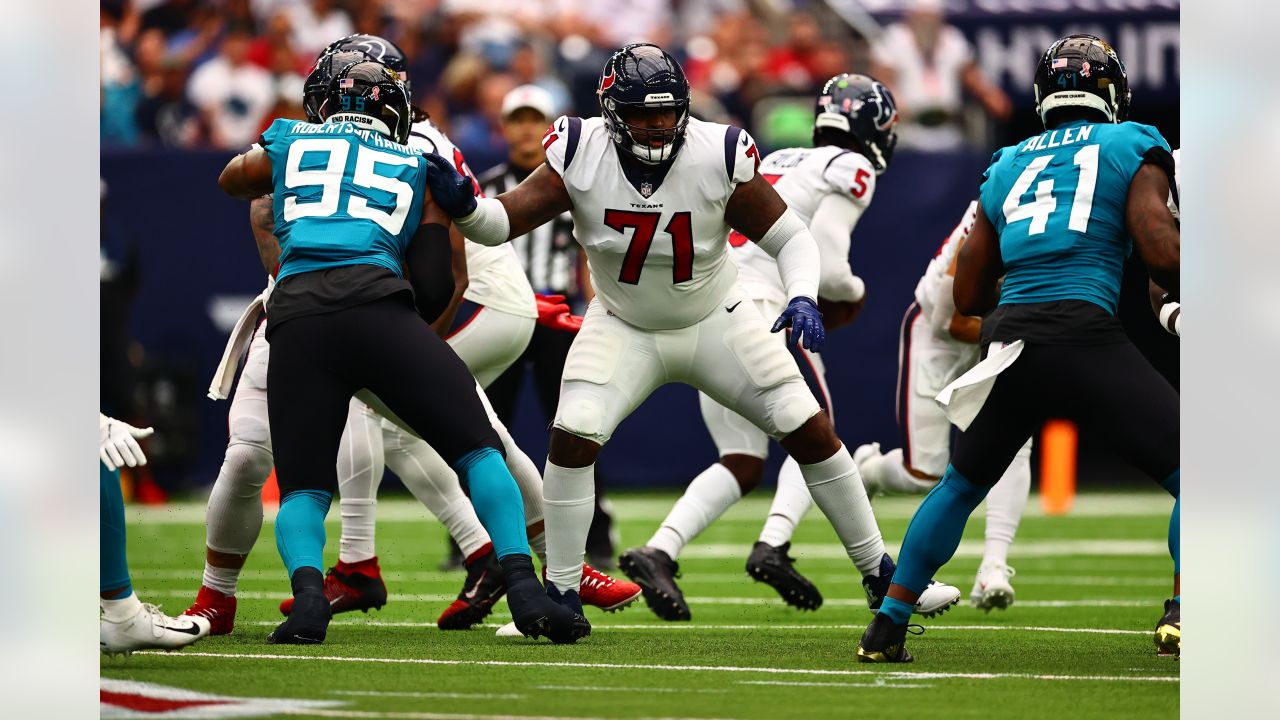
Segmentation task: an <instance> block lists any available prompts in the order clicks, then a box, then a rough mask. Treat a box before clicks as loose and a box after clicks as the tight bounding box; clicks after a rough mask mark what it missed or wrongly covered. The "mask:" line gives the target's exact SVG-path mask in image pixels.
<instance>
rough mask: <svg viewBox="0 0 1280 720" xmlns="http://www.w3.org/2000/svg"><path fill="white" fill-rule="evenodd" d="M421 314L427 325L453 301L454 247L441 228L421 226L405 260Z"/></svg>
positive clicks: (445, 231)
mask: <svg viewBox="0 0 1280 720" xmlns="http://www.w3.org/2000/svg"><path fill="white" fill-rule="evenodd" d="M406 263H407V264H408V266H409V284H410V285H412V286H413V299H414V303H415V304H416V305H417V306H418V314H419V315H421V316H422V319H423V320H426V321H427V322H428V323H431V322H434V321H435V320H436V318H438V317H440V313H442V312H444V309H445V308H446V307H448V305H449V301H450V300H451V299H452V298H453V290H454V285H453V248H452V246H451V245H450V244H449V231H448V230H446V229H445V228H444V227H443V226H442V225H436V224H427V225H420V226H418V229H417V231H416V232H414V234H413V240H412V241H410V243H409V252H408V255H407V257H406Z"/></svg>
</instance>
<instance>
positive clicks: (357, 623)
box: [237, 620, 1151, 635]
mask: <svg viewBox="0 0 1280 720" xmlns="http://www.w3.org/2000/svg"><path fill="white" fill-rule="evenodd" d="M279 624H280V623H279V622H278V621H276V620H249V621H242V622H239V623H237V625H253V626H257V627H275V626H277V625H279ZM434 626H435V625H434V623H432V622H430V621H421V622H414V621H385V620H367V621H361V620H334V621H333V622H331V623H329V627H404V628H422V629H424V630H430V629H431V628H433V627H434ZM478 627H482V628H489V629H491V630H496V629H498V628H500V627H502V625H501V624H499V623H484V624H482V625H479V626H478ZM864 628H866V625H848V624H830V625H822V624H807V625H799V624H794V625H793V624H773V623H744V624H739V625H699V624H697V623H671V624H658V623H645V624H634V625H625V624H616V625H615V624H612V623H596V624H594V625H592V629H593V630H594V631H612V630H618V631H622V632H633V631H638V630H661V631H669V630H675V631H681V630H694V631H697V630H811V631H812V630H816V631H822V630H839V631H849V630H863V629H864ZM924 628H925V630H926V631H935V630H937V631H942V632H967V631H981V632H987V631H996V632H999V631H1002V630H1022V631H1025V632H1052V633H1086V634H1093V635H1150V634H1151V631H1150V630H1123V629H1120V628H1089V627H1083V628H1073V627H1050V626H1045V625H932V624H930V625H925V626H924ZM448 632H453V631H448Z"/></svg>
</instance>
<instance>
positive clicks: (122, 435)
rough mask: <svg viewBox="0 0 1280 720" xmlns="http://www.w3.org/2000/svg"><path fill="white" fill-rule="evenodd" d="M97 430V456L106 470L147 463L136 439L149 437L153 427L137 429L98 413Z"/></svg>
mask: <svg viewBox="0 0 1280 720" xmlns="http://www.w3.org/2000/svg"><path fill="white" fill-rule="evenodd" d="M98 431H99V434H100V446H99V448H98V457H99V458H100V459H101V460H102V464H103V465H106V466H107V469H108V470H111V471H112V472H114V471H115V470H116V469H118V468H121V467H124V466H125V465H128V466H129V467H138V466H139V465H146V464H147V456H146V455H143V454H142V448H141V447H140V446H139V445H138V441H139V440H141V439H142V438H145V437H149V436H150V435H151V433H153V432H155V430H154V429H152V428H141V429H139V428H136V427H134V426H132V425H130V424H129V423H127V422H121V421H120V420H116V419H115V418H109V417H107V416H106V415H103V414H102V413H98Z"/></svg>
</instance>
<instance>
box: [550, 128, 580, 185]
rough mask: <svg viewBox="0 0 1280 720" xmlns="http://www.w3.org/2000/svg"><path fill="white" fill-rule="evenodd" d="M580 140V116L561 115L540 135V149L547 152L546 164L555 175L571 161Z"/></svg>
mask: <svg viewBox="0 0 1280 720" xmlns="http://www.w3.org/2000/svg"><path fill="white" fill-rule="evenodd" d="M581 140H582V118H575V117H569V116H568V115H561V116H560V117H558V118H556V119H555V122H553V123H551V126H550V127H548V128H547V132H546V133H545V134H544V135H543V136H542V149H543V150H545V151H546V153H547V165H548V166H549V167H550V168H551V169H552V170H554V171H555V173H556V174H557V175H561V176H563V175H564V171H565V170H566V169H567V168H568V167H569V165H570V164H572V163H573V156H574V154H575V153H576V152H577V151H578V143H579V142H581Z"/></svg>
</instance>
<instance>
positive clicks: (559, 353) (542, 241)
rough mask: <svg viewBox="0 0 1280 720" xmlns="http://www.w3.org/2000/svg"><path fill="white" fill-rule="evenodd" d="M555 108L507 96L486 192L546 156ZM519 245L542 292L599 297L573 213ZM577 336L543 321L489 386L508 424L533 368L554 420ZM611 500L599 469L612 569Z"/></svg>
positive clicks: (601, 526)
mask: <svg viewBox="0 0 1280 720" xmlns="http://www.w3.org/2000/svg"><path fill="white" fill-rule="evenodd" d="M554 108H555V103H554V101H553V100H552V98H551V93H549V92H547V91H546V90H544V89H542V88H540V87H538V86H537V85H521V86H520V87H518V88H516V89H514V90H512V91H511V92H509V93H507V96H506V98H504V99H503V101H502V134H503V135H504V136H505V137H506V139H507V147H508V148H509V150H508V152H507V161H506V162H505V163H502V164H500V165H498V166H497V167H494V168H493V169H491V170H489V171H488V172H487V173H485V174H484V175H481V176H480V180H479V182H480V186H481V188H482V189H483V190H484V194H485V197H497V196H498V195H500V194H501V193H504V192H506V191H508V190H510V189H511V188H513V187H515V186H516V185H519V184H520V182H521V181H523V180H524V179H525V178H526V177H528V176H529V173H531V172H533V171H534V170H536V169H537V168H538V166H539V165H541V164H542V162H543V160H545V159H546V153H545V151H544V150H543V148H542V138H543V136H544V135H545V133H546V130H547V126H548V125H550V124H551V121H552V120H553V119H555V109H554ZM511 246H512V247H514V248H515V250H516V254H517V255H518V256H519V257H520V264H521V265H522V266H523V267H524V271H525V274H526V275H528V276H529V284H530V285H531V286H533V291H534V292H535V293H537V294H539V295H561V296H563V297H566V298H568V299H569V303H570V304H574V305H576V304H577V301H579V300H580V301H581V302H582V304H583V305H584V306H585V305H586V303H588V302H590V301H591V298H592V297H594V296H595V293H594V292H593V291H592V288H591V280H590V275H589V274H588V273H587V271H586V270H587V268H586V260H585V259H584V258H583V256H582V249H581V248H580V247H579V246H578V242H577V241H576V240H574V238H573V220H572V218H571V217H570V215H569V213H564V214H563V215H561V216H560V217H558V218H556V219H555V220H553V221H551V222H549V223H546V224H543V225H540V226H538V227H537V228H534V229H533V230H532V231H531V232H529V233H528V234H526V235H521V236H520V237H516V238H512V239H511ZM573 338H574V334H573V333H571V332H567V331H564V330H557V329H554V328H550V327H547V326H545V325H542V324H541V323H540V324H538V325H537V326H536V327H535V328H534V330H533V338H532V339H531V340H530V341H529V346H528V347H527V348H526V349H525V351H524V354H523V355H521V356H520V358H519V359H518V360H516V361H515V362H514V363H512V365H511V367H510V368H508V369H507V371H506V372H505V373H503V374H502V375H500V376H499V377H498V379H497V380H494V381H493V383H492V384H491V385H489V387H487V388H486V389H485V392H486V393H487V394H488V396H489V401H490V402H491V403H492V404H493V409H494V411H495V412H496V413H497V414H498V417H499V418H500V419H501V420H502V422H503V423H505V424H506V425H507V426H508V427H510V426H511V423H512V420H513V418H514V416H515V412H516V398H517V396H519V394H520V386H521V385H522V384H523V383H524V376H525V372H526V370H529V371H532V373H533V385H534V389H535V390H536V391H537V393H538V404H539V405H541V406H542V415H543V417H544V418H545V419H546V423H547V424H548V425H550V424H551V421H552V419H554V417H555V413H556V405H557V404H559V401H560V376H561V375H562V374H563V373H564V363H565V358H567V357H568V356H569V346H570V345H572V344H573ZM607 502H608V501H607V500H605V499H604V482H603V481H602V480H601V477H600V473H599V472H597V473H596V513H595V517H594V518H592V520H591V530H590V531H589V532H588V534H587V559H588V562H590V563H591V564H592V565H594V566H596V567H598V568H605V569H608V568H612V567H614V566H615V565H616V562H615V561H614V557H613V556H614V540H613V535H612V528H613V518H612V517H610V515H609V511H608V509H607Z"/></svg>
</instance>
